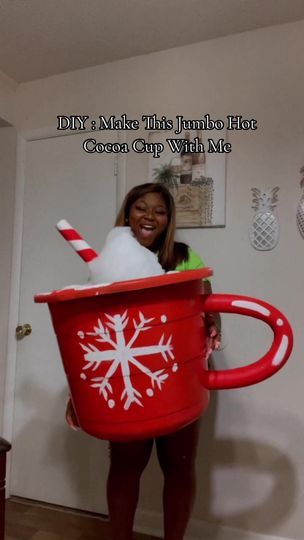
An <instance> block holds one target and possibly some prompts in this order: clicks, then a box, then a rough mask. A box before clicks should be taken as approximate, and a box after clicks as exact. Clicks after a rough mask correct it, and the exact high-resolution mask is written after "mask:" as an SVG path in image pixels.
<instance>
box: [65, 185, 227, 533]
mask: <svg viewBox="0 0 304 540" xmlns="http://www.w3.org/2000/svg"><path fill="white" fill-rule="evenodd" d="M115 225H116V226H129V227H130V228H131V230H132V231H133V234H134V236H135V238H136V239H137V240H138V242H139V243H140V244H141V245H143V246H145V247H146V248H148V249H150V250H152V251H153V252H155V253H157V255H158V260H159V262H160V264H161V266H162V267H163V268H164V270H166V271H168V270H190V269H195V268H200V267H202V266H204V264H203V262H202V261H201V259H200V258H199V256H198V255H197V254H196V253H195V252H194V251H193V250H192V249H191V248H189V247H188V246H187V245H186V244H184V243H181V242H175V241H174V235H175V205H174V200H173V197H172V196H171V194H170V192H169V191H168V190H167V189H166V188H165V187H164V186H163V185H161V184H154V183H147V184H142V185H139V186H136V187H134V188H133V189H131V191H130V192H129V193H128V194H127V195H126V198H125V200H124V202H123V204H122V207H121V209H120V212H119V214H118V216H117V219H116V223H115ZM205 288H206V289H207V292H211V286H210V283H209V281H206V282H205ZM206 324H207V334H208V340H209V348H210V349H212V350H214V349H217V348H218V347H219V344H220V332H219V330H218V327H217V324H216V320H215V319H214V317H213V316H212V315H211V314H209V315H208V314H207V315H206ZM66 418H67V421H68V423H69V425H71V426H72V427H73V426H75V425H77V419H76V416H75V412H74V410H73V407H72V403H71V401H70V400H69V402H68V405H67V411H66ZM199 425H200V420H199V419H198V420H196V421H194V422H192V423H191V424H190V425H187V426H186V427H185V428H183V429H180V430H179V431H177V432H175V433H172V434H170V435H167V436H162V437H158V438H156V439H155V443H156V450H157V456H158V461H159V464H160V467H161V469H162V471H163V474H164V489H163V507H164V540H182V539H183V537H184V534H185V530H186V527H187V523H188V520H189V517H190V514H191V510H192V506H193V502H194V495H195V457H196V449H197V443H198V436H199ZM153 442H154V441H153V439H148V440H139V441H132V442H110V457H111V465H110V472H109V477H108V484H107V497H108V507H109V514H110V519H111V524H112V530H113V540H131V538H132V529H133V521H134V515H135V510H136V506H137V502H138V496H139V483H140V477H141V474H142V472H143V470H144V469H145V467H146V465H147V463H148V461H149V458H150V455H151V451H152V447H153Z"/></svg>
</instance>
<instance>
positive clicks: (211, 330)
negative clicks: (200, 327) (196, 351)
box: [206, 315, 221, 358]
mask: <svg viewBox="0 0 304 540" xmlns="http://www.w3.org/2000/svg"><path fill="white" fill-rule="evenodd" d="M206 332H207V357H208V358H209V356H210V354H212V352H213V351H218V350H219V349H220V347H221V332H220V330H219V328H218V326H217V324H216V323H215V321H212V322H211V321H209V322H208V315H207V316H206Z"/></svg>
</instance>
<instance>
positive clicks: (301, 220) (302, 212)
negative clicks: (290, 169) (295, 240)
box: [297, 166, 304, 238]
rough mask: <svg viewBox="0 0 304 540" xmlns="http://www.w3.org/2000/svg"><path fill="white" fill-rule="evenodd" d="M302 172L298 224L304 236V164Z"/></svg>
mask: <svg viewBox="0 0 304 540" xmlns="http://www.w3.org/2000/svg"><path fill="white" fill-rule="evenodd" d="M300 173H301V175H302V178H301V181H300V186H301V188H302V189H303V193H302V196H301V199H300V201H299V204H298V209H297V224H298V229H299V231H300V233H301V236H302V237H303V238H304V166H303V167H301V169H300Z"/></svg>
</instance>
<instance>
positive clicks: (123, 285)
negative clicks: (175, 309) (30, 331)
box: [34, 267, 213, 303]
mask: <svg viewBox="0 0 304 540" xmlns="http://www.w3.org/2000/svg"><path fill="white" fill-rule="evenodd" d="M212 275H213V270H212V268H209V267H206V268H198V269H197V270H186V271H184V272H174V273H168V274H162V275H160V276H153V277H149V278H141V279H130V280H127V281H117V282H115V283H109V284H106V285H88V286H87V287H82V288H80V289H77V288H75V286H73V285H71V287H66V288H65V289H60V290H57V291H52V292H48V293H41V294H36V295H35V297H34V300H35V302H37V303H45V302H47V303H51V302H64V301H66V300H77V299H79V298H89V297H93V296H101V295H106V294H113V293H120V292H126V291H127V292H128V291H137V290H141V289H150V288H153V287H161V286H164V285H174V284H177V283H183V282H185V281H193V280H195V279H204V278H208V277H210V276H212Z"/></svg>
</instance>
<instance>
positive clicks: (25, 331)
mask: <svg viewBox="0 0 304 540" xmlns="http://www.w3.org/2000/svg"><path fill="white" fill-rule="evenodd" d="M31 332H32V327H31V325H30V324H28V323H25V324H19V325H18V326H17V328H16V338H17V339H22V338H24V337H25V336H29V335H30V333H31Z"/></svg>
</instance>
